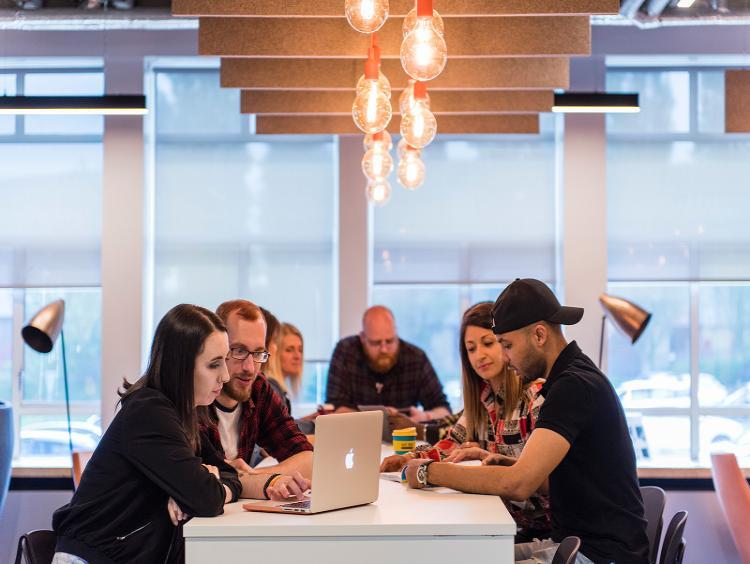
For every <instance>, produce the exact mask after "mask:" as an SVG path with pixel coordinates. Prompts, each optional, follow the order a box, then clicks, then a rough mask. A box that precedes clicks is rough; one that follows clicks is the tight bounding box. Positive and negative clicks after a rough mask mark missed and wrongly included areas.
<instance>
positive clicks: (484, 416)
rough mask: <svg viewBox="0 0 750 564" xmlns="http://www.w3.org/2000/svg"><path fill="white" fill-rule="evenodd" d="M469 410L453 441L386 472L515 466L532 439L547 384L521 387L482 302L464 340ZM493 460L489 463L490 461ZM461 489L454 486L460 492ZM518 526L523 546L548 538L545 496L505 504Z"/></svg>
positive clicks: (467, 316) (465, 322) (465, 326)
mask: <svg viewBox="0 0 750 564" xmlns="http://www.w3.org/2000/svg"><path fill="white" fill-rule="evenodd" d="M459 350H460V353H461V380H462V386H463V399H464V411H463V414H462V415H461V417H460V418H459V420H458V421H457V422H456V424H455V425H454V426H453V428H452V429H451V430H450V432H449V434H448V436H447V437H446V438H444V439H443V440H441V441H439V442H438V443H436V444H435V445H434V446H431V447H430V446H428V447H420V448H419V449H417V451H415V452H413V453H408V454H406V455H400V456H399V455H394V456H391V457H388V458H386V459H385V460H384V461H383V464H382V466H381V471H394V470H400V469H401V468H402V467H403V466H404V465H405V464H407V463H408V461H409V460H411V459H413V458H431V459H433V460H436V461H445V462H459V461H461V460H472V459H474V460H485V459H490V460H491V461H492V462H493V463H495V464H508V465H509V464H513V462H514V461H515V459H516V458H518V456H519V455H520V454H521V450H523V447H524V445H525V444H526V441H528V439H529V436H530V435H531V432H532V430H533V429H534V425H535V424H536V419H537V417H538V415H539V408H540V407H541V405H542V402H543V401H544V400H543V397H542V396H540V395H539V391H540V390H541V388H542V383H543V380H538V381H535V382H530V383H528V384H522V382H521V379H520V378H519V376H518V374H517V373H516V371H515V370H513V369H512V368H511V367H510V366H508V365H507V364H506V362H505V360H504V359H503V354H502V349H501V348H500V344H499V343H498V342H497V338H496V337H495V334H494V333H493V332H492V302H480V303H478V304H476V305H474V306H472V307H470V308H469V309H468V310H467V311H466V313H464V316H463V319H462V321H461V331H460V339H459ZM490 460H488V462H489V461H490ZM461 486H462V484H451V485H450V487H451V488H454V489H456V490H461ZM506 506H507V507H508V510H509V511H510V513H511V515H512V516H513V518H514V519H515V521H516V523H517V524H518V527H519V529H520V530H519V534H518V536H517V539H518V542H522V541H525V540H527V539H528V540H531V539H532V538H535V537H538V538H547V537H548V536H549V533H550V528H551V521H550V512H549V503H548V500H547V498H546V497H543V496H536V495H535V496H532V497H531V498H530V499H528V500H526V501H524V502H520V503H518V502H509V501H508V502H506Z"/></svg>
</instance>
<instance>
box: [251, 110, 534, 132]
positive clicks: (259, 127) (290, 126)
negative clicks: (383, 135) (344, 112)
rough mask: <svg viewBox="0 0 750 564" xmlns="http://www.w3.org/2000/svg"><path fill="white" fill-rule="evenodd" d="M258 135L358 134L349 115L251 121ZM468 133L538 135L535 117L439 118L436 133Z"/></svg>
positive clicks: (395, 128) (395, 126)
mask: <svg viewBox="0 0 750 564" xmlns="http://www.w3.org/2000/svg"><path fill="white" fill-rule="evenodd" d="M399 121H400V120H398V119H392V120H391V123H390V124H389V125H388V131H389V132H391V133H398V132H399ZM255 132H256V133H258V134H305V135H318V134H319V135H347V134H348V135H355V134H360V135H361V134H362V132H361V131H360V130H359V129H357V126H356V125H354V122H353V121H352V118H351V116H263V115H259V116H257V117H256V118H255ZM441 133H442V134H454V133H455V134H470V133H514V134H534V133H539V115H538V114H530V115H507V116H502V115H492V116H487V115H469V116H465V115H464V116H442V117H440V119H439V120H438V134H441Z"/></svg>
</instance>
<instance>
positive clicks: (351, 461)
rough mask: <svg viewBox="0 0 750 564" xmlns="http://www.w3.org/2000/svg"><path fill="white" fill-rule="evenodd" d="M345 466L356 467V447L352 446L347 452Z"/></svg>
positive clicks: (348, 468) (349, 468) (348, 467)
mask: <svg viewBox="0 0 750 564" xmlns="http://www.w3.org/2000/svg"><path fill="white" fill-rule="evenodd" d="M344 466H346V469H347V470H351V469H352V468H354V447H352V448H350V449H349V452H347V453H346V456H345V457H344Z"/></svg>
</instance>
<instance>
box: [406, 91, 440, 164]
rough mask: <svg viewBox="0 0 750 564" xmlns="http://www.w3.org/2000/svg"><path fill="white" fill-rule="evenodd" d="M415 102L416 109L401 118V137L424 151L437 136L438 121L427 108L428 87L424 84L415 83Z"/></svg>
mask: <svg viewBox="0 0 750 564" xmlns="http://www.w3.org/2000/svg"><path fill="white" fill-rule="evenodd" d="M414 100H415V104H414V107H413V108H411V110H410V111H409V112H408V113H406V114H403V116H402V118H401V136H402V137H403V138H404V139H406V142H407V143H408V144H409V145H411V146H412V147H416V148H417V149H424V148H425V147H426V146H427V145H429V144H430V143H432V141H433V139H435V135H436V134H437V120H436V119H435V116H434V115H433V113H432V112H431V111H430V108H428V107H427V103H426V102H427V85H426V84H425V83H424V82H415V83H414Z"/></svg>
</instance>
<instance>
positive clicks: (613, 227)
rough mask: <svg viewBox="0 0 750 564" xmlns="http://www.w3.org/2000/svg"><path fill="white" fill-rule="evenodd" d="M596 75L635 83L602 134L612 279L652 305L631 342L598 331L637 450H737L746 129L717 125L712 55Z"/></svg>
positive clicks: (663, 459) (748, 275) (749, 374)
mask: <svg viewBox="0 0 750 564" xmlns="http://www.w3.org/2000/svg"><path fill="white" fill-rule="evenodd" d="M607 84H608V87H609V88H610V89H616V90H620V89H628V88H632V89H636V90H638V85H640V86H641V88H642V89H641V91H640V94H641V105H642V108H643V111H642V113H641V115H640V116H635V117H634V119H633V121H630V123H629V124H628V116H624V115H623V116H617V117H616V118H615V116H611V117H610V118H609V119H608V148H607V150H608V155H607V190H608V191H607V200H608V218H607V220H608V256H609V279H610V283H609V292H610V293H611V294H614V295H618V296H622V297H624V298H627V299H630V300H631V301H633V302H635V303H637V304H639V305H641V306H642V307H644V308H645V309H647V310H648V311H651V312H652V313H653V318H652V321H651V323H650V325H649V327H648V328H647V329H646V331H645V332H644V333H643V336H642V337H641V339H640V340H639V341H638V342H637V343H636V344H635V345H634V346H631V345H630V343H629V341H628V340H627V339H625V338H624V337H623V336H621V335H619V334H617V333H616V332H615V331H614V330H611V331H610V332H609V342H608V347H609V348H608V351H609V352H608V355H609V369H608V372H609V376H610V378H611V379H612V383H613V385H614V386H615V387H616V389H617V392H618V394H619V395H620V398H621V400H622V402H623V406H624V407H625V409H626V412H627V414H628V417H629V420H630V422H631V427H633V428H638V427H640V429H641V431H642V432H643V434H644V435H645V440H644V442H645V448H644V449H636V450H637V452H639V455H640V463H641V464H647V465H656V466H662V465H691V464H696V463H699V464H702V465H705V464H707V463H708V462H709V455H710V453H711V452H712V451H713V450H715V449H726V448H727V447H728V445H734V448H735V449H736V450H737V453H738V455H740V456H741V457H745V462H747V461H749V460H750V450H749V449H747V448H745V447H743V446H742V445H746V444H748V442H749V441H750V434H748V431H750V426H748V422H750V397H748V399H745V389H746V388H748V389H750V370H749V368H750V364H749V363H748V361H747V360H746V356H747V355H746V350H745V349H746V345H747V343H748V339H750V335H749V334H748V328H747V322H746V320H745V317H744V316H743V313H747V311H748V309H747V308H748V307H750V303H748V300H750V260H748V259H750V251H748V249H750V246H749V244H750V229H749V228H748V227H747V221H746V218H745V217H744V215H745V214H744V213H743V210H746V209H748V206H750V195H748V193H747V191H746V190H745V189H744V188H745V184H746V179H747V177H748V175H749V174H750V160H748V159H747V158H746V156H747V154H748V152H749V151H750V136H748V135H724V134H723V133H722V132H723V118H724V116H723V94H724V92H723V69H718V68H717V69H710V68H708V69H706V67H701V68H700V69H689V68H688V69H680V70H674V69H659V68H649V69H637V68H632V69H616V70H614V71H611V72H610V73H609V74H608V80H607ZM656 85H658V88H657V87H656ZM634 422H635V423H634ZM743 449H744V450H743Z"/></svg>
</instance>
